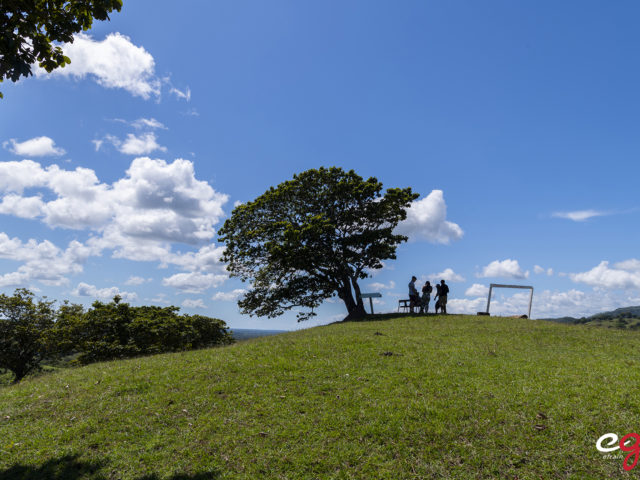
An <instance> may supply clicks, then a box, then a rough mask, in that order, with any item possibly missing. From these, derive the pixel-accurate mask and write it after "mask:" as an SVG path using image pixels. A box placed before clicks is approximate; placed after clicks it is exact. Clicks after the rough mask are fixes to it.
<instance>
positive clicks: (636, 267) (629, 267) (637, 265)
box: [613, 258, 640, 273]
mask: <svg viewBox="0 0 640 480" xmlns="http://www.w3.org/2000/svg"><path fill="white" fill-rule="evenodd" d="M613 266H614V267H616V268H619V269H620V270H626V271H628V272H636V273H640V260H638V259H637V258H630V259H629V260H624V261H622V262H618V263H615V264H614V265H613Z"/></svg>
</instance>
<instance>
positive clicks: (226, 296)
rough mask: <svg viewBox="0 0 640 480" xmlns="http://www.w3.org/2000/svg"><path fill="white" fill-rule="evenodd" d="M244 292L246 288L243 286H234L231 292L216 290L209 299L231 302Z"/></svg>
mask: <svg viewBox="0 0 640 480" xmlns="http://www.w3.org/2000/svg"><path fill="white" fill-rule="evenodd" d="M245 293H247V290H245V289H244V288H236V289H235V290H232V291H231V292H216V293H215V295H214V296H213V297H211V299H212V300H216V301H221V302H233V301H234V300H237V299H238V298H240V297H241V296H242V295H244V294H245Z"/></svg>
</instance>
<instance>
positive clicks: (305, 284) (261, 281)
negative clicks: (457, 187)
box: [219, 167, 418, 320]
mask: <svg viewBox="0 0 640 480" xmlns="http://www.w3.org/2000/svg"><path fill="white" fill-rule="evenodd" d="M417 197H418V195H417V194H414V193H412V191H411V188H404V189H400V188H391V189H388V190H387V191H386V192H385V193H384V195H383V194H382V183H380V182H379V181H378V180H377V179H375V178H373V177H372V178H369V179H367V180H363V178H362V177H360V176H359V175H357V174H356V173H355V172H354V171H353V170H351V171H349V172H345V171H343V170H342V169H341V168H337V167H332V168H320V169H317V170H315V169H314V170H307V171H305V172H303V173H300V174H298V175H294V177H293V179H292V180H289V181H286V182H284V183H281V184H280V185H278V186H277V187H275V188H274V187H271V188H270V189H269V190H267V191H266V192H265V193H264V194H262V195H261V196H259V197H258V198H256V199H255V200H254V201H252V202H249V203H246V204H243V205H239V206H237V207H236V208H235V209H234V210H233V212H232V214H231V218H229V219H228V220H227V221H226V222H225V224H224V226H223V227H222V228H221V229H220V231H219V234H220V240H221V241H223V242H224V243H225V245H226V250H225V253H224V256H223V260H224V261H226V262H228V266H227V269H228V270H229V272H230V273H231V274H232V275H233V276H237V277H240V278H241V279H242V280H243V281H250V283H251V288H250V289H249V291H248V292H247V293H246V294H245V296H244V297H243V298H242V299H241V300H240V301H239V302H238V305H239V306H240V308H241V310H242V312H243V313H248V314H251V315H259V316H268V317H275V316H278V315H281V314H282V313H284V312H285V311H286V310H290V309H293V308H298V307H302V308H306V309H310V311H304V312H300V313H298V319H299V320H306V319H307V318H309V317H311V316H313V315H314V313H313V309H314V308H316V307H317V306H318V305H320V304H321V303H322V301H323V300H325V299H327V298H330V297H332V296H335V295H337V296H338V297H339V298H340V299H341V300H342V301H343V302H344V303H345V306H346V308H347V311H348V313H349V316H350V317H353V318H358V317H362V316H364V315H365V311H364V305H363V303H362V299H361V298H360V297H359V294H360V287H359V285H358V280H360V279H363V278H366V277H367V276H368V271H370V270H373V269H378V268H381V267H382V263H381V262H382V260H385V259H393V258H395V252H396V247H397V245H398V244H400V243H401V242H404V241H406V240H407V237H405V236H402V235H396V234H394V233H393V230H394V228H395V227H396V226H397V225H398V223H399V222H400V221H401V220H404V219H405V218H406V209H407V208H408V207H409V205H410V203H411V202H412V201H413V200H414V199H415V198H417ZM354 293H355V298H354Z"/></svg>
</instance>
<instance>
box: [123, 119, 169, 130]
mask: <svg viewBox="0 0 640 480" xmlns="http://www.w3.org/2000/svg"><path fill="white" fill-rule="evenodd" d="M131 126H132V127H134V128H138V129H143V128H151V129H156V128H161V129H164V130H166V129H167V127H165V126H164V125H163V124H162V123H161V122H159V121H158V120H156V119H155V118H139V119H137V120H134V121H133V122H131Z"/></svg>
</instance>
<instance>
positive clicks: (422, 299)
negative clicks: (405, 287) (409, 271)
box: [409, 276, 449, 313]
mask: <svg viewBox="0 0 640 480" xmlns="http://www.w3.org/2000/svg"><path fill="white" fill-rule="evenodd" d="M416 280H417V278H416V277H415V276H413V277H411V281H410V282H409V312H411V313H414V309H415V308H416V307H419V308H420V310H419V311H418V313H428V312H429V302H430V301H431V293H432V292H433V287H432V286H431V282H429V281H428V280H427V282H426V283H425V284H424V285H423V286H422V296H420V294H419V293H418V290H417V289H416ZM447 295H449V286H448V285H447V284H446V283H444V280H441V281H440V283H439V284H437V283H436V296H435V297H433V300H434V301H435V302H436V304H435V310H436V313H438V310H440V312H441V313H447Z"/></svg>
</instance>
